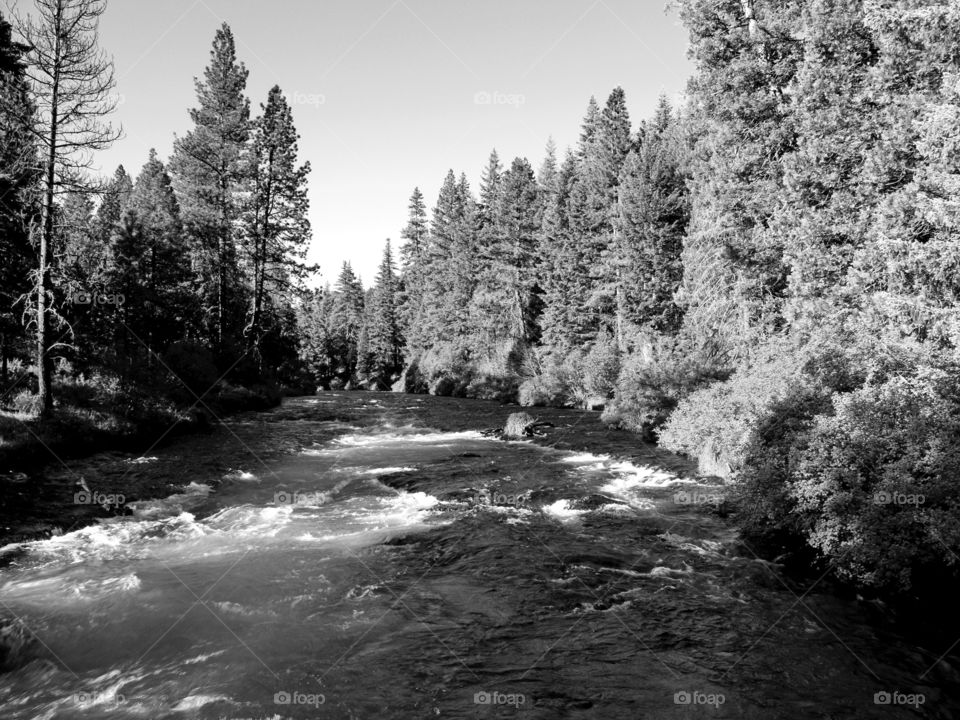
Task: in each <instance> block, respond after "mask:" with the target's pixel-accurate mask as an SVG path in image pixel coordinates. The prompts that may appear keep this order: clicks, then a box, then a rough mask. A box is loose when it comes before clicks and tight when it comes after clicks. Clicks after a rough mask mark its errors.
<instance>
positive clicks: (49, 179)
mask: <svg viewBox="0 0 960 720" xmlns="http://www.w3.org/2000/svg"><path fill="white" fill-rule="evenodd" d="M58 20H59V18H58ZM56 52H57V57H59V55H60V37H59V36H58V39H57V46H56ZM52 80H53V84H52V89H51V99H52V101H51V103H50V106H51V113H50V144H49V146H48V148H47V163H46V168H45V171H44V188H43V215H42V227H41V229H40V252H39V263H38V264H39V267H38V274H37V351H36V352H37V356H36V361H37V380H38V381H39V387H38V390H37V396H38V399H39V403H40V415H41V416H47V415H49V414H50V413H51V412H52V410H53V388H52V379H51V372H50V357H49V350H50V347H49V342H50V341H49V334H50V313H49V309H48V307H47V302H48V301H49V299H50V294H51V290H52V288H51V285H50V264H51V258H52V255H53V252H52V250H53V213H54V209H55V208H54V205H53V203H54V191H55V189H56V166H57V136H58V131H59V123H60V118H59V104H60V67H59V64H57V66H56V69H55V71H54V73H53V78H52Z"/></svg>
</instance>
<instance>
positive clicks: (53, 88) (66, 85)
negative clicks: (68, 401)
mask: <svg viewBox="0 0 960 720" xmlns="http://www.w3.org/2000/svg"><path fill="white" fill-rule="evenodd" d="M34 5H35V9H36V15H35V16H34V17H31V18H27V19H26V20H25V21H23V22H21V23H20V27H19V31H20V34H21V35H22V36H23V39H24V42H25V45H26V46H28V47H29V62H28V64H27V65H26V70H25V76H26V77H27V78H28V80H29V85H30V89H31V95H32V100H33V102H34V104H35V105H36V112H35V113H34V114H33V120H34V128H33V134H34V138H35V139H36V140H37V142H38V143H39V146H40V155H41V157H42V166H41V167H42V169H43V174H42V180H41V191H42V197H41V200H40V205H41V215H42V217H41V223H40V226H39V228H38V233H37V234H38V235H39V238H38V242H37V243H36V249H37V254H36V257H37V263H36V270H37V283H36V290H37V292H36V301H35V310H36V323H35V328H36V364H37V370H38V376H39V377H38V379H39V387H38V393H37V394H38V396H39V404H40V408H41V414H42V415H48V414H49V413H50V412H51V411H52V410H53V389H52V382H51V369H52V359H53V358H52V356H51V351H52V350H54V349H57V348H59V343H58V342H56V341H55V340H54V338H52V337H51V331H52V330H53V329H54V326H55V325H59V324H60V323H59V320H60V318H59V317H58V315H57V313H56V310H55V308H54V307H53V303H54V301H55V298H54V292H53V290H54V288H53V273H54V269H55V264H54V258H53V250H54V248H53V245H54V242H55V240H56V237H57V234H58V228H57V225H56V222H57V217H58V214H59V213H58V207H57V200H58V198H59V196H61V195H62V194H63V193H64V192H70V191H80V192H91V191H93V190H95V189H96V188H95V187H94V184H93V183H91V182H90V180H89V178H88V177H87V172H88V171H89V170H90V168H91V167H92V165H93V157H94V153H95V152H97V151H99V150H105V149H107V148H109V147H110V145H112V144H113V142H114V141H115V140H116V139H117V138H118V137H119V136H120V132H118V131H116V130H115V129H114V128H112V127H111V126H110V125H109V124H108V123H107V122H106V121H105V118H106V117H107V116H108V115H109V114H110V113H111V112H112V111H113V110H114V109H115V108H116V102H117V101H116V98H115V97H114V96H113V95H112V90H113V88H114V86H115V83H114V73H113V63H112V62H111V61H110V59H109V58H107V56H106V55H105V54H104V52H103V51H102V50H101V49H100V46H99V43H98V33H99V22H100V17H101V15H103V13H104V11H105V10H106V3H105V1H104V0H35V3H34Z"/></svg>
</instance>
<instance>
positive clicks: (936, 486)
mask: <svg viewBox="0 0 960 720" xmlns="http://www.w3.org/2000/svg"><path fill="white" fill-rule="evenodd" d="M958 378H960V366H956V365H954V366H946V367H932V366H930V365H927V364H922V365H919V366H917V367H916V368H915V369H913V371H912V372H911V373H910V374H909V375H906V376H896V375H893V376H890V377H887V378H886V379H884V380H882V381H879V382H874V381H873V380H871V381H870V382H869V383H868V384H867V385H865V386H864V387H863V388H860V389H858V390H855V391H853V392H851V393H846V394H840V395H837V396H836V397H834V400H833V413H832V414H830V415H821V416H818V417H817V419H816V421H815V423H814V424H813V426H812V428H811V430H810V433H809V437H808V438H805V439H804V442H803V443H802V444H799V446H798V447H797V448H796V449H795V451H794V453H793V454H794V461H793V462H792V463H791V466H790V468H789V471H790V472H789V476H788V478H787V485H788V489H787V492H788V494H789V496H790V498H791V500H792V501H793V502H794V503H795V508H794V510H793V512H794V514H795V516H796V522H797V523H798V525H799V527H800V529H801V530H802V531H803V532H804V534H805V535H806V537H807V539H808V542H809V543H810V545H811V546H812V547H813V548H815V549H816V550H817V551H818V552H820V553H821V554H822V555H823V556H824V557H826V558H828V559H829V560H830V562H831V565H832V566H833V568H834V569H835V570H836V571H837V573H838V574H839V575H840V576H842V577H845V578H848V579H850V580H853V581H855V582H857V583H859V584H863V585H866V586H872V587H878V588H882V589H886V590H894V591H905V590H909V589H910V588H911V586H912V585H913V580H914V575H915V574H916V573H919V574H921V575H925V574H926V575H935V574H937V571H936V568H943V567H947V566H953V565H954V564H955V563H956V558H957V555H956V553H957V552H960V515H958V510H960V488H958V485H957V481H958V478H960V380H958Z"/></svg>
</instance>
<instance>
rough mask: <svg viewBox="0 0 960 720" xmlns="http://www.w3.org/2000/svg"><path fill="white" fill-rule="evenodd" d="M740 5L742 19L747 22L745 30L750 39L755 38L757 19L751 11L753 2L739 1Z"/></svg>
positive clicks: (751, 0) (749, 0)
mask: <svg viewBox="0 0 960 720" xmlns="http://www.w3.org/2000/svg"><path fill="white" fill-rule="evenodd" d="M740 4H741V5H743V17H744V19H745V20H746V21H747V30H748V32H749V33H750V37H751V39H752V38H755V37H756V36H757V18H756V15H755V13H754V10H753V0H740Z"/></svg>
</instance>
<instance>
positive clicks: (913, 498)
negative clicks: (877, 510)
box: [873, 490, 927, 505]
mask: <svg viewBox="0 0 960 720" xmlns="http://www.w3.org/2000/svg"><path fill="white" fill-rule="evenodd" d="M926 501H927V498H926V497H925V496H924V495H919V494H916V493H902V492H897V491H896V490H882V491H880V492H878V493H875V494H874V496H873V504H874V505H923V504H924V503H925V502H926Z"/></svg>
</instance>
